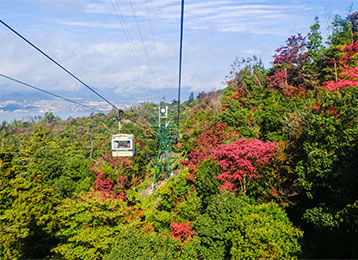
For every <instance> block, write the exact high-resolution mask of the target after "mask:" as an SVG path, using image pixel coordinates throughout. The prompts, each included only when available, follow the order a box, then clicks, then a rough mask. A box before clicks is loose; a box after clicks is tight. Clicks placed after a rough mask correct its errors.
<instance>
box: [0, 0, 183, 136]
mask: <svg viewBox="0 0 358 260" xmlns="http://www.w3.org/2000/svg"><path fill="white" fill-rule="evenodd" d="M0 23H2V24H3V25H4V26H5V27H7V28H8V29H9V30H10V31H12V32H13V33H15V34H16V35H17V36H19V37H20V38H21V39H23V40H24V41H25V42H26V43H28V44H29V45H30V46H32V47H33V48H34V49H35V50H37V51H38V52H40V53H41V54H42V55H44V56H45V57H46V58H48V59H49V60H50V61H51V62H53V63H54V64H56V65H57V66H58V67H60V68H61V69H62V70H63V71H65V72H66V73H67V74H69V75H70V76H71V77H73V78H74V79H75V80H77V81H78V82H79V83H81V84H82V85H83V86H84V87H86V88H87V89H89V90H90V91H91V92H93V93H94V94H95V95H97V96H98V97H100V98H101V99H102V100H104V101H105V102H106V103H108V104H109V105H110V106H112V107H113V108H114V109H115V110H117V111H118V112H119V111H121V110H120V109H119V108H118V107H117V106H116V105H114V104H113V103H112V102H110V101H109V100H107V99H106V98H105V97H103V96H102V95H101V94H99V93H98V92H97V91H96V90H94V89H93V88H91V87H90V86H89V85H88V84H86V83H85V82H84V81H82V80H81V79H79V78H78V77H77V76H76V75H74V74H73V73H71V72H70V71H69V70H67V69H66V68H65V67H64V66H62V65H61V64H60V63H58V62H57V61H56V60H54V59H53V58H52V57H50V56H49V55H48V54H46V53H45V52H44V51H42V50H41V49H40V48H38V47H37V46H36V45H34V44H33V43H32V42H30V41H29V40H28V39H26V38H25V37H24V36H22V35H21V34H20V33H18V32H17V31H16V30H14V29H13V28H12V27H10V26H9V25H8V24H6V23H5V22H4V21H2V20H0ZM183 25H184V0H181V23H180V50H179V82H178V121H177V124H178V129H179V119H180V116H179V115H180V90H181V75H182V54H183V51H182V50H183ZM0 76H1V77H3V78H6V79H8V80H12V81H14V82H17V83H19V84H22V85H24V86H27V87H30V88H33V89H35V90H38V91H41V92H43V93H46V94H49V95H52V96H54V97H57V98H60V99H63V100H65V101H67V102H71V103H73V104H76V105H80V106H82V107H85V108H87V109H91V110H95V109H93V108H91V107H89V106H86V105H83V104H81V103H78V102H76V101H73V100H70V99H68V98H65V97H62V96H60V95H57V94H53V93H51V92H49V91H46V90H43V89H40V88H38V87H35V86H32V85H30V84H27V83H25V82H22V81H20V80H17V79H14V78H12V77H9V76H6V75H3V74H0ZM152 76H153V73H152Z"/></svg>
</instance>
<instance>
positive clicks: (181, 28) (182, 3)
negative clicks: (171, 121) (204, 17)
mask: <svg viewBox="0 0 358 260" xmlns="http://www.w3.org/2000/svg"><path fill="white" fill-rule="evenodd" d="M183 33H184V0H182V1H181V16H180V48H179V82H178V131H179V119H180V88H181V74H182V60H183Z"/></svg>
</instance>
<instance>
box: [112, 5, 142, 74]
mask: <svg viewBox="0 0 358 260" xmlns="http://www.w3.org/2000/svg"><path fill="white" fill-rule="evenodd" d="M111 4H112V7H113V10H114V12H115V14H116V17H117V20H118V21H119V23H120V25H121V26H122V29H123V32H124V35H125V37H126V39H127V42H128V43H129V46H130V48H131V51H132V53H133V56H134V59H135V61H136V63H137V65H138V68H139V71H140V73H141V74H142V77H143V79H145V74H144V72H143V64H142V63H141V62H140V59H139V58H138V55H137V51H136V48H135V46H134V42H133V39H132V37H131V34H130V33H129V31H128V28H127V26H126V23H125V21H124V18H123V15H122V12H121V8H120V7H119V4H118V2H117V1H115V2H114V1H113V0H111Z"/></svg>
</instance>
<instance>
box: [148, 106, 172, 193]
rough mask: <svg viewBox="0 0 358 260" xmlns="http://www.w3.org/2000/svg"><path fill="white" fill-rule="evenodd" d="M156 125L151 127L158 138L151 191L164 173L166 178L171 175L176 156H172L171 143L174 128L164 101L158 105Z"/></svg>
mask: <svg viewBox="0 0 358 260" xmlns="http://www.w3.org/2000/svg"><path fill="white" fill-rule="evenodd" d="M158 112H159V116H158V125H157V126H154V127H152V130H153V131H154V133H155V134H156V137H157V139H158V153H157V156H155V157H154V160H155V163H154V180H153V184H152V189H153V191H154V190H155V185H156V184H157V182H158V181H159V180H160V179H161V178H162V177H163V175H166V176H167V177H168V178H170V177H171V176H172V161H173V159H176V157H172V156H171V154H172V145H173V143H174V139H175V135H174V133H175V130H176V128H175V127H174V126H172V125H171V124H170V120H168V106H166V105H165V103H163V102H162V103H161V104H160V105H159V111H158Z"/></svg>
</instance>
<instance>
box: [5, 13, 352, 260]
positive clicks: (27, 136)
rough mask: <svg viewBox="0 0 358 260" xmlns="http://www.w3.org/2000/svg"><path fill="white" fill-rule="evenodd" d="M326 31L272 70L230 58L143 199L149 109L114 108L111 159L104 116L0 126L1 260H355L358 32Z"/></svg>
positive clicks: (296, 43)
mask: <svg viewBox="0 0 358 260" xmlns="http://www.w3.org/2000/svg"><path fill="white" fill-rule="evenodd" d="M351 17H353V16H351ZM332 28H333V29H332V34H331V35H330V36H329V37H328V39H327V40H326V42H324V41H323V39H322V36H321V33H320V25H319V21H318V19H315V22H314V24H313V25H312V26H311V31H310V33H309V34H308V35H307V36H303V35H301V34H296V35H293V36H291V37H290V38H288V40H287V41H286V44H285V45H284V46H282V47H279V48H278V49H277V50H276V51H275V55H274V57H273V62H272V67H270V68H264V66H263V64H262V62H261V61H260V59H258V58H256V57H252V58H246V59H239V58H236V59H235V60H234V62H233V64H232V71H230V72H228V74H229V76H228V77H227V79H226V82H227V86H226V88H225V89H224V90H220V91H212V92H209V93H200V94H199V95H198V96H197V97H196V98H191V99H189V100H188V101H187V102H185V103H184V104H183V106H182V111H181V116H180V118H181V124H180V126H181V127H180V131H179V132H180V137H179V140H178V143H177V144H175V145H173V152H174V154H175V155H176V157H177V158H178V159H177V163H176V164H175V165H176V167H175V169H173V172H174V174H173V175H174V176H173V177H171V178H169V179H165V180H164V181H162V183H161V185H158V186H157V189H156V190H155V191H154V192H153V193H152V194H149V193H148V187H151V184H152V182H153V175H154V167H153V164H152V163H151V158H152V157H153V156H155V155H156V150H157V146H158V142H157V140H156V138H155V133H154V132H153V131H152V130H151V129H150V126H152V125H154V124H155V120H154V119H153V116H152V115H155V113H156V110H157V106H156V105H155V104H153V103H144V104H141V105H139V106H137V107H133V108H131V109H129V110H127V111H125V113H124V118H123V126H122V129H121V132H123V133H131V134H134V135H135V139H136V155H135V157H132V158H130V157H128V158H124V157H112V155H111V135H112V134H115V133H117V131H118V130H117V128H118V125H117V122H116V121H115V120H114V118H115V117H116V113H115V112H112V113H109V114H93V115H91V116H90V117H88V118H86V117H82V118H77V119H68V120H65V121H63V120H60V119H59V118H56V117H55V116H53V114H51V113H46V115H45V116H44V117H43V118H36V120H35V119H34V120H33V122H22V121H14V122H13V123H10V124H9V123H6V122H3V123H2V125H1V126H0V130H1V134H0V141H1V148H0V241H1V242H0V258H4V259H15V258H22V259H23V258H61V259H102V258H104V259H135V258H139V259H172V258H182V259H231V258H232V259H246V258H254V259H259V258H276V259H281V258H284V259H286V258H288V259H292V258H358V246H357V245H358V222H357V219H358V160H357V158H358V138H357V137H358V122H357V119H358V41H357V40H358V35H357V34H356V33H355V31H354V30H352V24H351V22H350V20H349V19H348V18H347V19H343V18H341V17H339V16H336V18H335V20H334V21H333V23H332ZM168 105H169V108H170V109H171V110H172V111H173V110H175V109H176V103H175V102H173V104H168ZM162 178H163V179H164V178H165V176H162ZM149 189H150V188H149ZM143 191H146V192H143Z"/></svg>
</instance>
